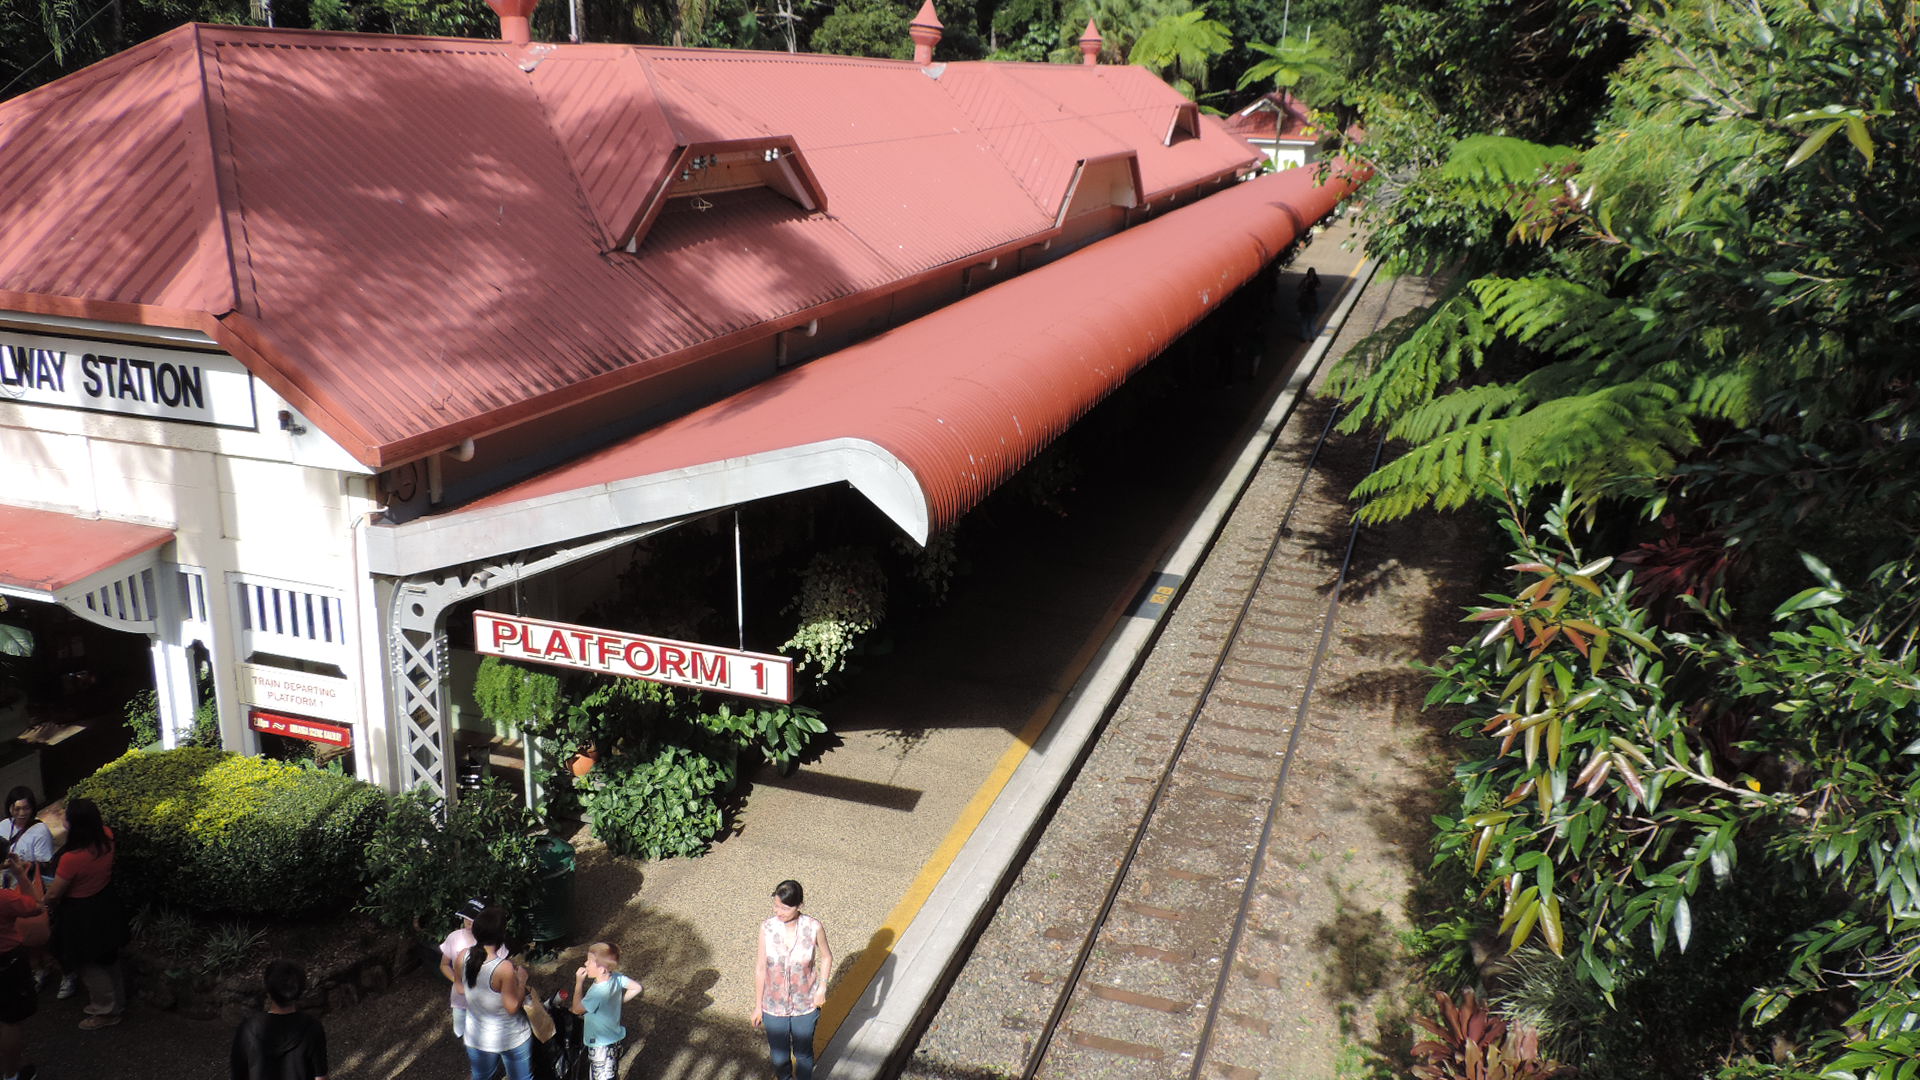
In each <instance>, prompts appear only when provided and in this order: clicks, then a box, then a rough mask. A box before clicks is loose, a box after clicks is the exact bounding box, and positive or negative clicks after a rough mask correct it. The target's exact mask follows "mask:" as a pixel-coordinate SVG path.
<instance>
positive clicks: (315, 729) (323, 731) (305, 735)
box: [247, 709, 353, 747]
mask: <svg viewBox="0 0 1920 1080" xmlns="http://www.w3.org/2000/svg"><path fill="white" fill-rule="evenodd" d="M247 726H248V727H250V728H252V729H253V730H255V731H259V732H264V733H265V734H268V735H285V736H287V737H288V738H293V739H305V740H307V741H308V742H311V743H320V744H321V745H323V746H339V747H348V746H352V745H353V729H352V728H350V727H348V726H346V725H345V724H329V723H327V722H326V721H324V720H309V719H308V718H306V717H304V716H282V715H281V714H279V713H275V712H268V711H266V710H265V709H251V710H249V711H248V712H247Z"/></svg>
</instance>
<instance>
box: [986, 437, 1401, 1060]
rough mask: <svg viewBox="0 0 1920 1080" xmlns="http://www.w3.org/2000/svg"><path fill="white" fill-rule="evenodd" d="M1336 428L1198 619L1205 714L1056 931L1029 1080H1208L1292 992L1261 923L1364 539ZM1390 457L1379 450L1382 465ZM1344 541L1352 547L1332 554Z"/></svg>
mask: <svg viewBox="0 0 1920 1080" xmlns="http://www.w3.org/2000/svg"><path fill="white" fill-rule="evenodd" d="M1336 418H1337V417H1336V415H1335V414H1332V413H1330V414H1329V415H1328V416H1327V418H1326V420H1325V423H1324V426H1323V427H1322V429H1321V431H1320V434H1319V437H1318V439H1317V441H1316V442H1315V443H1314V445H1313V449H1312V451H1311V453H1310V455H1309V459H1308V461H1307V464H1306V467H1305V469H1304V471H1303V472H1302V474H1301V476H1300V479H1299V483H1298V485H1297V486H1296V487H1295V489H1294V492H1293V494H1292V497H1291V498H1290V499H1289V500H1288V503H1287V505H1286V507H1285V510H1284V512H1282V513H1281V514H1279V515H1278V520H1276V521H1274V523H1273V528H1272V530H1271V532H1270V534H1269V535H1268V536H1267V537H1266V538H1265V539H1264V548H1261V547H1257V546H1252V545H1250V544H1249V543H1248V541H1247V539H1245V538H1242V539H1241V541H1240V547H1239V549H1238V550H1237V551H1236V552H1235V553H1234V554H1235V555H1236V558H1235V560H1234V569H1235V574H1234V578H1235V581H1234V584H1235V585H1237V586H1239V588H1238V590H1237V592H1238V595H1237V596H1236V595H1234V594H1233V593H1232V592H1228V593H1227V594H1225V595H1221V594H1218V593H1216V594H1215V596H1213V597H1211V598H1210V606H1209V608H1208V609H1207V610H1206V611H1205V613H1204V617H1203V618H1202V619H1201V620H1200V623H1201V624H1202V625H1213V626H1217V627H1218V628H1219V630H1220V633H1219V634H1218V637H1217V640H1219V641H1220V643H1221V645H1220V648H1219V649H1218V651H1217V652H1215V653H1213V654H1211V655H1208V654H1198V655H1193V656H1190V659H1192V660H1195V661H1198V663H1197V665H1196V666H1194V667H1191V668H1189V669H1187V670H1183V671H1181V672H1180V673H1179V675H1180V676H1181V677H1182V678H1183V679H1184V680H1187V686H1190V687H1191V689H1190V690H1187V689H1185V688H1184V687H1183V688H1178V689H1175V690H1171V691H1169V693H1170V694H1171V695H1172V696H1173V697H1175V698H1180V697H1189V698H1190V705H1189V706H1188V707H1187V709H1186V715H1185V716H1184V717H1174V716H1165V715H1163V716H1161V717H1160V719H1162V720H1175V721H1176V723H1175V724H1174V725H1173V727H1172V728H1171V729H1170V730H1171V731H1172V732H1173V739H1174V745H1173V747H1172V748H1171V752H1170V753H1169V754H1168V755H1166V757H1165V759H1164V764H1160V762H1159V761H1157V760H1156V759H1152V758H1146V757H1143V758H1141V759H1139V763H1140V764H1142V765H1159V768H1158V771H1157V772H1151V773H1150V775H1146V776H1128V777H1126V778H1125V779H1126V782H1127V783H1129V784H1131V785H1134V786H1136V787H1138V788H1139V789H1141V790H1140V794H1141V795H1142V796H1143V797H1144V800H1145V803H1146V805H1145V808H1144V812H1143V813H1142V814H1141V815H1140V818H1139V821H1138V824H1137V826H1136V827H1135V828H1134V830H1133V832H1132V835H1131V837H1130V839H1129V842H1128V843H1127V844H1126V846H1125V847H1124V849H1123V850H1121V851H1120V852H1118V853H1117V854H1116V856H1115V860H1116V861H1115V865H1113V866H1112V867H1111V868H1110V871H1109V873H1110V877H1109V879H1108V884H1107V888H1106V891H1105V896H1104V898H1103V900H1102V902H1101V903H1100V905H1099V906H1098V908H1097V909H1096V911H1095V912H1094V913H1093V917H1092V918H1091V919H1090V920H1089V921H1088V922H1087V924H1086V925H1083V926H1078V927H1072V926H1068V927H1062V926H1055V927H1049V928H1047V930H1046V931H1045V934H1046V936H1047V937H1049V938H1053V939H1055V940H1075V939H1077V947H1076V948H1075V949H1074V950H1073V951H1072V953H1071V956H1070V962H1069V963H1067V964H1066V965H1065V966H1064V967H1063V968H1061V969H1058V970H1054V971H1034V972H1030V973H1029V974H1028V976H1027V978H1028V980H1029V981H1033V982H1044V983H1047V984H1048V985H1050V986H1052V987H1053V988H1054V989H1055V996H1054V1004H1053V1008H1052V1010H1051V1012H1050V1014H1049V1016H1048V1017H1047V1019H1046V1021H1045V1023H1044V1024H1043V1025H1042V1026H1041V1028H1040V1030H1039V1031H1037V1032H1036V1033H1034V1036H1033V1039H1032V1044H1031V1047H1032V1048H1031V1051H1030V1053H1029V1055H1028V1057H1027V1060H1026V1063H1025V1068H1024V1069H1023V1071H1022V1074H1021V1075H1022V1077H1023V1080H1033V1078H1036V1077H1042V1078H1044V1077H1082V1076H1086V1075H1093V1074H1097V1075H1102V1076H1141V1077H1156V1078H1159V1077H1179V1076H1186V1077H1190V1078H1194V1080H1197V1078H1199V1077H1201V1076H1202V1075H1206V1074H1208V1072H1209V1069H1210V1067H1215V1068H1214V1069H1213V1071H1214V1072H1215V1073H1217V1074H1219V1075H1224V1076H1229V1077H1231V1076H1235V1075H1236V1070H1237V1067H1236V1066H1235V1065H1234V1064H1233V1063H1232V1062H1231V1061H1227V1060H1223V1059H1221V1058H1220V1057H1219V1056H1218V1055H1217V1054H1216V1052H1215V1051H1216V1047H1217V1045H1218V1044H1219V1043H1220V1042H1221V1038H1220V1036H1221V1035H1222V1033H1223V1031H1225V1030H1226V1029H1229V1028H1236V1027H1237V1028H1246V1027H1252V1028H1255V1029H1256V1030H1257V1029H1258V1028H1260V1027H1261V1026H1263V1025H1264V1024H1266V1023H1267V1022H1268V1021H1266V1020H1265V1019H1264V1018H1262V1017H1261V1016H1260V1015H1259V1010H1258V1006H1257V1004H1249V1005H1248V1006H1246V1007H1245V1008H1241V1007H1237V999H1239V998H1241V997H1242V996H1244V993H1243V992H1244V991H1246V990H1248V989H1252V990H1254V991H1255V992H1256V996H1257V990H1258V988H1259V987H1261V986H1263V985H1265V986H1274V985H1277V983H1278V979H1279V972H1278V971H1277V970H1276V969H1275V967H1274V964H1276V963H1278V962H1279V960H1278V958H1275V957H1268V956H1265V955H1263V950H1262V948H1261V945H1262V942H1261V937H1262V933H1261V927H1260V926H1259V924H1258V921H1257V919H1255V918H1254V911H1255V908H1256V906H1257V902H1258V901H1259V899H1260V897H1261V895H1262V892H1261V890H1262V870H1263V868H1264V863H1265V855H1266V851H1267V847H1268V844H1269V841H1270V839H1271V838H1272V836H1273V834H1274V831H1275V830H1276V829H1283V828H1285V827H1286V814H1285V811H1284V807H1285V801H1284V792H1285V788H1286V785H1287V779H1288V775H1289V772H1290V770H1291V767H1292V764H1293V762H1294V760H1295V757H1296V754H1297V751H1298V748H1299V744H1300V738H1301V733H1302V731H1303V730H1304V728H1305V727H1306V726H1307V724H1308V723H1309V716H1310V714H1311V707H1312V704H1313V690H1314V685H1315V682H1316V681H1317V678H1318V674H1319V670H1320V666H1321V663H1322V661H1323V660H1324V657H1325V655H1326V652H1327V648H1328V644H1329V641H1330V639H1331V636H1332V633H1333V629H1334V627H1335V625H1336V623H1337V619H1338V614H1339V608H1340V604H1341V596H1342V591H1343V587H1344V585H1345V583H1346V578H1347V574H1348V570H1349V567H1350V565H1351V562H1352V556H1353V550H1354V545H1355V543H1356V542H1357V540H1358V537H1359V527H1358V524H1357V523H1355V522H1352V521H1350V520H1349V515H1348V508H1347V505H1346V503H1345V500H1344V498H1343V496H1344V494H1345V491H1344V488H1343V487H1342V486H1340V485H1338V484H1329V483H1327V482H1326V477H1325V475H1324V471H1325V470H1329V469H1330V470H1331V471H1333V472H1336V473H1344V474H1347V475H1356V474H1357V473H1356V471H1355V469H1354V466H1355V465H1356V464H1357V462H1355V461H1353V460H1351V459H1353V458H1354V457H1355V455H1356V454H1365V453H1366V452H1367V447H1366V446H1365V445H1364V444H1362V443H1361V442H1360V441H1359V440H1358V439H1354V438H1346V437H1342V436H1339V435H1337V434H1335V433H1334V431H1333V427H1334V424H1335V421H1336ZM1379 452H1380V446H1379V445H1378V444H1375V445H1374V446H1373V447H1372V455H1373V463H1374V464H1377V463H1378V456H1379ZM1342 459H1345V460H1342ZM1341 466H1344V467H1341ZM1341 531H1344V532H1345V542H1344V544H1342V545H1340V546H1339V549H1338V550H1337V551H1330V550H1329V545H1328V544H1327V540H1328V539H1331V538H1332V537H1334V536H1336V535H1338V534H1339V533H1340V532H1341ZM1330 554H1331V555H1332V556H1333V557H1332V558H1331V559H1329V555H1330ZM1142 771H1149V770H1142ZM1088 869H1089V871H1090V872H1092V871H1093V868H1092V867H1089V868H1088Z"/></svg>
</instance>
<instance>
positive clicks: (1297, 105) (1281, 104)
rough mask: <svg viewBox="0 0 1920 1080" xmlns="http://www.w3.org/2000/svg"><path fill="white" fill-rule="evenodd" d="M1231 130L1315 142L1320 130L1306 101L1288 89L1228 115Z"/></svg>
mask: <svg viewBox="0 0 1920 1080" xmlns="http://www.w3.org/2000/svg"><path fill="white" fill-rule="evenodd" d="M1226 127H1227V130H1228V131H1229V132H1231V133H1233V134H1235V135H1238V136H1239V137H1241V138H1243V139H1274V138H1278V139H1282V140H1286V141H1289V142H1315V141H1318V140H1319V138H1320V129H1319V128H1318V127H1316V126H1315V125H1314V123H1313V114H1312V113H1311V112H1310V111H1309V110H1308V108H1307V105H1306V103H1305V102H1303V101H1301V100H1300V99H1299V98H1297V97H1294V96H1293V95H1292V94H1290V93H1288V92H1287V91H1285V90H1276V91H1274V92H1273V93H1270V94H1267V95H1265V96H1264V97H1262V98H1260V99H1259V100H1258V101H1256V102H1254V104H1253V105H1251V106H1249V107H1248V108H1246V109H1242V110H1240V111H1239V112H1237V113H1234V114H1233V115H1232V116H1229V117H1227V120H1226Z"/></svg>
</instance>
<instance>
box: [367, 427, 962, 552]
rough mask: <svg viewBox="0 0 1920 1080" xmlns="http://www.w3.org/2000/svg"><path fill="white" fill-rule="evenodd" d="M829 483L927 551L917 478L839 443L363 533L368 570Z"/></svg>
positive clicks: (882, 454) (535, 544) (863, 443)
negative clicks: (860, 498) (847, 489)
mask: <svg viewBox="0 0 1920 1080" xmlns="http://www.w3.org/2000/svg"><path fill="white" fill-rule="evenodd" d="M836 483H846V484H850V485H852V486H853V487H854V489H855V490H857V491H859V492H860V493H861V494H862V495H864V496H866V498H867V500H868V501H869V502H871V503H873V504H874V506H876V507H878V508H879V510H880V512H881V513H883V514H885V515H887V517H888V518H889V519H891V520H892V521H893V523H894V524H896V525H898V526H900V528H901V530H902V531H903V532H905V533H906V534H907V535H908V536H911V537H912V538H913V539H914V541H915V542H916V543H921V544H924V543H926V541H927V533H928V528H929V526H928V517H929V515H928V509H927V498H926V493H925V492H924V491H923V490H921V487H920V481H919V479H918V478H917V477H915V476H914V475H913V473H912V471H911V470H909V469H908V468H907V467H906V465H904V464H902V463H901V461H900V459H899V458H896V457H894V456H893V454H891V453H889V452H888V451H887V450H885V449H884V448H882V447H880V446H879V445H877V444H875V443H872V442H869V441H867V440H866V439H854V438H847V439H831V440H828V441H826V442H817V443H808V444H805V445H802V446H792V447H785V448H783V449H779V450H770V451H767V452H766V453H762V454H749V455H747V456H745V457H737V458H728V459H726V460H724V461H713V462H708V463H706V464H704V465H694V466H690V467H688V468H685V469H674V470H670V471H668V472H663V473H651V474H648V475H645V476H635V477H630V478H628V479H625V480H616V481H612V482H610V483H605V484H596V485H593V486H591V487H584V488H578V489H576V490H573V491H563V492H560V493H558V494H554V495H544V496H541V497H539V498H535V499H528V500H526V501H525V502H517V503H511V504H508V505H506V506H495V507H488V508H486V509H484V510H469V511H456V512H453V513H449V514H442V515H438V516H434V517H427V518H421V519H418V520H415V521H410V522H407V523H406V524H405V525H375V526H373V527H372V528H370V529H368V530H367V560H368V569H369V570H371V571H373V572H374V573H376V574H386V575H391V576H394V577H409V576H412V575H414V574H424V573H428V572H431V571H434V570H440V569H443V568H445V567H449V566H458V565H460V564H461V563H468V562H474V561H477V560H482V559H489V558H493V557H496V556H500V555H506V554H510V553H512V552H516V551H527V550H530V549H534V548H540V547H546V546H548V545H552V544H562V543H567V542H569V541H573V540H581V539H585V538H587V537H591V536H597V535H599V534H601V533H606V532H612V531H613V530H615V529H625V528H632V527H634V526H637V525H647V524H652V523H654V522H664V521H672V520H674V519H676V518H683V517H687V516H688V515H690V514H699V513H704V512H707V511H711V510H718V509H722V508H724V507H728V506H737V505H739V504H741V503H747V502H752V501H754V500H755V499H765V498H769V497H771V496H774V495H784V494H787V493H789V492H795V491H804V490H806V489H808V488H816V487H821V486H824V485H826V484H836Z"/></svg>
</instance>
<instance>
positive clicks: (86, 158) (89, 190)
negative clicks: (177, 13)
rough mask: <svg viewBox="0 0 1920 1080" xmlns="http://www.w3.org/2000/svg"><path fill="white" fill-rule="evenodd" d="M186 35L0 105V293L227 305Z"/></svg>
mask: <svg viewBox="0 0 1920 1080" xmlns="http://www.w3.org/2000/svg"><path fill="white" fill-rule="evenodd" d="M196 34H197V32H196V31H195V30H194V29H193V28H187V29H185V30H181V31H177V32H175V33H172V34H168V35H166V36H165V37H161V38H157V39H155V40H153V41H150V42H148V43H146V44H144V45H141V46H139V47H137V48H134V49H129V50H128V51H126V52H123V53H121V54H119V55H118V56H114V57H111V58H109V59H106V60H103V61H101V62H100V63H97V64H94V65H93V66H91V67H88V68H86V69H85V70H83V71H80V72H77V73H75V74H73V75H69V76H67V77H66V78H64V79H61V80H59V81H57V82H54V83H51V84H49V85H47V86H43V87H41V88H39V89H37V90H34V91H31V92H29V93H26V94H22V95H21V96H19V97H17V98H14V99H13V100H11V101H8V102H5V103H4V104H0V289H6V290H10V291H15V292H20V293H31V294H39V295H44V296H61V297H72V298H76V299H83V300H102V301H118V302H120V303H124V304H138V305H144V306H149V307H158V308H169V309H175V310H177V311H183V312H186V311H202V312H210V313H213V314H219V313H222V312H225V311H227V310H229V309H231V308H232V307H233V266H232V263H231V260H230V259H229V258H228V253H227V235H226V225H225V223H224V222H223V220H222V214H221V203H220V197H219V191H218V187H219V186H218V183H217V179H216V175H215V172H214V167H213V165H214V162H213V148H212V146H211V145H210V144H209V142H208V135H207V105H206V102H205V101H204V99H203V98H202V95H201V92H200V87H201V82H200V74H199V71H200V54H199V49H198V47H197V43H196Z"/></svg>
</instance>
